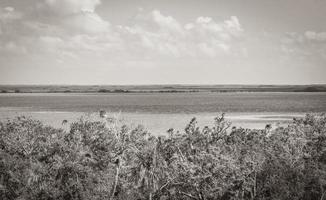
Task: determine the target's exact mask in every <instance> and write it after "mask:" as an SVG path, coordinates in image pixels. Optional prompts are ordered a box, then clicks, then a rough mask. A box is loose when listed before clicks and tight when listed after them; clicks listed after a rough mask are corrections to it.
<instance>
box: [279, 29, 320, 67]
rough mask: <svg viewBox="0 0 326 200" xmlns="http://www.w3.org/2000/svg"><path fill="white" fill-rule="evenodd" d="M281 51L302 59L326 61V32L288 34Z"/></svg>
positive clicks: (283, 39) (282, 40)
mask: <svg viewBox="0 0 326 200" xmlns="http://www.w3.org/2000/svg"><path fill="white" fill-rule="evenodd" d="M281 50H282V52H284V53H286V54H288V55H294V56H297V58H300V59H310V60H311V59H314V60H324V61H325V60H326V32H316V31H305V32H303V33H297V32H292V33H286V34H285V35H284V37H283V38H282V39H281Z"/></svg>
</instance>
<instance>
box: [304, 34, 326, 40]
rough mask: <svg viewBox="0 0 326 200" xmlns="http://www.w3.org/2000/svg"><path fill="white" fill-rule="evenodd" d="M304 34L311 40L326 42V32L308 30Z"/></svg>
mask: <svg viewBox="0 0 326 200" xmlns="http://www.w3.org/2000/svg"><path fill="white" fill-rule="evenodd" d="M304 36H305V38H306V39H307V40H310V41H317V42H326V32H320V33H318V32H315V31H306V32H305V34H304Z"/></svg>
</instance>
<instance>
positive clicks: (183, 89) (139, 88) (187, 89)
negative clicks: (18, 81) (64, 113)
mask: <svg viewBox="0 0 326 200" xmlns="http://www.w3.org/2000/svg"><path fill="white" fill-rule="evenodd" d="M0 91H6V92H8V93H194V92H221V93H222V92H223V93H225V92H326V85H126V86H117V85H111V86H110V85H108V86H105V85H102V86H99V85H94V86H91V85H89V86H87V85H86V86H77V85H70V86H60V85H48V86H46V85H45V86H44V85H22V86H19V85H15V86H6V85H2V86H1V85H0ZM2 93H3V92H2Z"/></svg>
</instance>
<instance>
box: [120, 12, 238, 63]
mask: <svg viewBox="0 0 326 200" xmlns="http://www.w3.org/2000/svg"><path fill="white" fill-rule="evenodd" d="M136 19H138V20H139V21H140V23H139V22H138V21H136V22H135V25H133V26H129V27H121V29H122V30H123V31H124V35H127V36H126V37H125V38H129V39H130V40H129V44H131V45H133V46H134V48H135V49H142V50H143V51H145V52H147V53H146V55H147V56H148V55H151V54H155V53H159V54H160V55H165V56H173V57H197V58H198V57H203V58H205V57H216V56H221V55H222V56H224V55H231V54H232V53H239V52H238V50H237V49H233V48H232V46H233V43H234V42H235V40H238V39H241V37H242V35H243V29H242V27H241V25H240V23H239V20H238V19H237V18H236V17H234V16H233V17H231V18H230V19H229V20H225V21H224V22H220V23H217V22H215V21H214V20H213V19H212V18H210V17H198V18H197V19H196V20H195V21H194V22H189V23H186V24H185V25H182V24H180V23H179V22H178V21H177V20H176V19H174V18H173V17H171V16H165V15H163V14H162V13H161V12H160V11H157V10H154V11H152V12H151V13H149V14H143V13H140V15H139V16H137V17H136ZM233 50H234V51H235V52H233Z"/></svg>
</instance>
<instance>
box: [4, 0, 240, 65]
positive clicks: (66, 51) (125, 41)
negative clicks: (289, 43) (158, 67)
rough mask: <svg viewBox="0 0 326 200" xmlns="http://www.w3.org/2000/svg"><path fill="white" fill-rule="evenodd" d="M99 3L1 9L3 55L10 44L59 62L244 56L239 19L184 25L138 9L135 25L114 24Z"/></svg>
mask: <svg viewBox="0 0 326 200" xmlns="http://www.w3.org/2000/svg"><path fill="white" fill-rule="evenodd" d="M100 4H101V1H100V0H45V1H42V2H41V3H40V4H37V5H35V6H34V8H35V10H32V11H30V13H19V12H18V11H16V10H15V8H12V7H6V8H2V9H0V20H1V21H0V22H1V24H0V34H1V35H2V37H1V38H0V46H2V47H1V48H0V51H8V52H9V50H8V48H6V45H7V46H8V42H12V44H15V45H14V46H13V45H11V47H10V45H9V47H10V49H12V50H13V49H16V50H17V49H23V50H24V51H25V52H26V53H27V54H33V56H36V57H37V56H39V57H46V56H48V57H55V58H56V59H58V60H60V62H63V61H64V60H65V59H75V60H80V62H83V60H85V59H89V60H93V59H96V60H97V61H98V60H101V59H102V62H103V63H105V62H106V60H107V59H110V60H130V61H132V60H143V61H145V60H150V59H152V60H153V59H154V60H155V59H157V58H169V59H171V58H172V59H178V58H217V57H221V56H238V55H239V54H242V52H243V50H242V48H238V46H239V45H235V43H238V42H239V39H241V37H242V35H243V34H244V31H243V28H242V27H241V24H240V22H239V20H238V18H237V17H235V16H232V17H231V18H230V19H227V20H225V21H222V22H215V21H214V19H213V18H210V17H203V16H201V17H198V18H197V19H195V20H194V21H192V22H189V23H185V24H181V23H180V22H178V20H176V19H175V18H173V17H172V16H169V15H165V14H162V13H161V12H160V11H158V10H153V11H151V12H149V13H148V12H145V11H144V10H139V14H138V16H137V17H135V19H134V21H133V22H132V24H131V25H128V26H127V25H119V26H114V25H111V24H110V22H108V21H106V20H104V19H103V18H102V17H101V16H100V15H98V13H97V12H96V7H97V6H99V5H100ZM35 13H36V14H35ZM22 16H24V17H22ZM3 21H5V24H4V22H3ZM14 47H15V48H14ZM12 50H11V51H12ZM17 51H18V50H17Z"/></svg>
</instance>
